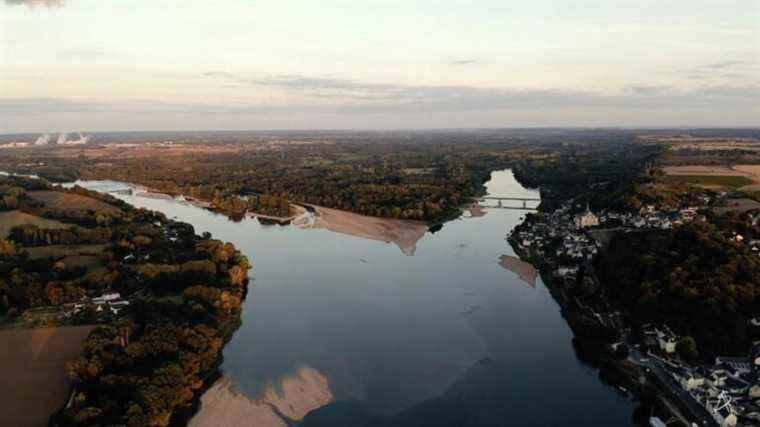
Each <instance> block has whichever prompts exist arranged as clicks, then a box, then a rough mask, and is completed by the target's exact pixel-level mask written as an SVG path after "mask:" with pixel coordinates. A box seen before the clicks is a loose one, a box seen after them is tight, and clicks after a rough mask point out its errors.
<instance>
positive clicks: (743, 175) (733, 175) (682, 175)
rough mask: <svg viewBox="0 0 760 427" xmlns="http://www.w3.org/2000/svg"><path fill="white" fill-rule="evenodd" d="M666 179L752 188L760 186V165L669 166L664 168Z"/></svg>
mask: <svg viewBox="0 0 760 427" xmlns="http://www.w3.org/2000/svg"><path fill="white" fill-rule="evenodd" d="M663 171H664V172H665V174H666V177H665V180H666V181H667V182H671V183H689V184H695V185H702V186H713V187H734V188H739V187H742V188H741V189H743V190H745V189H746V190H751V189H752V188H751V187H755V186H760V165H736V166H731V167H728V166H710V165H692V166H668V167H665V168H663Z"/></svg>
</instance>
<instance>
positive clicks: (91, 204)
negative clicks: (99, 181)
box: [29, 191, 120, 213]
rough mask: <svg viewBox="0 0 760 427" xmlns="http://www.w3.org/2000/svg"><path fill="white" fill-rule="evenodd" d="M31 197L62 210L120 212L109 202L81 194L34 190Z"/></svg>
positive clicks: (47, 205)
mask: <svg viewBox="0 0 760 427" xmlns="http://www.w3.org/2000/svg"><path fill="white" fill-rule="evenodd" d="M29 197H31V198H32V199H34V200H36V201H38V202H42V203H44V204H45V206H46V207H47V208H49V209H53V210H56V211H62V212H79V211H87V210H94V211H97V210H102V211H104V212H111V213H113V212H120V210H119V209H118V208H115V207H113V206H111V205H109V204H108V203H105V202H101V201H100V200H97V199H93V198H92V197H87V196H81V195H79V194H68V193H61V192H58V191H32V192H30V193H29Z"/></svg>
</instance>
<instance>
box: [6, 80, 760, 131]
mask: <svg viewBox="0 0 760 427" xmlns="http://www.w3.org/2000/svg"><path fill="white" fill-rule="evenodd" d="M208 76H209V77H212V76H214V77H221V76H225V77H228V78H231V75H229V74H228V73H219V72H213V73H208ZM235 78H237V77H235ZM252 80H254V81H256V82H257V84H262V82H264V84H268V85H270V86H276V87H283V88H288V89H290V88H294V87H295V88H298V90H303V91H306V92H307V93H309V94H311V95H312V96H311V97H302V98H299V99H300V100H299V101H293V102H290V103H271V102H267V101H263V100H249V101H246V100H238V101H225V100H216V101H214V100H210V101H208V102H195V103H192V102H191V103H186V102H169V101H163V100H131V101H102V100H93V99H69V98H0V116H4V117H17V118H19V120H21V119H20V118H21V117H29V116H32V115H48V116H58V117H93V118H94V117H98V116H99V115H101V114H117V115H119V116H120V117H127V118H129V117H147V116H155V117H159V116H162V115H163V116H165V117H175V116H187V117H201V116H206V117H208V118H211V117H220V118H221V117H224V116H229V117H233V116H234V117H246V116H255V115H276V114H279V115H281V116H288V115H292V114H301V115H306V116H314V117H319V116H321V115H326V114H327V115H341V116H345V117H359V116H361V115H370V116H373V115H386V116H394V117H402V116H408V115H419V114H421V113H424V114H427V113H431V114H432V113H435V114H471V113H472V114H475V113H477V114H486V113H487V112H494V111H502V112H505V113H506V112H511V113H512V114H517V115H520V114H525V113H528V112H541V113H542V114H543V115H545V116H546V120H548V121H549V122H551V120H550V119H551V118H552V117H562V116H563V114H565V112H568V111H579V110H582V111H586V112H592V111H595V112H597V113H598V114H599V116H598V118H597V120H599V121H602V122H603V121H604V120H603V119H604V117H605V115H608V114H613V113H623V112H624V113H626V114H639V115H642V116H646V117H654V118H657V119H659V115H660V114H665V113H667V114H671V113H672V112H673V111H679V112H688V111H700V112H701V114H703V115H704V116H708V117H714V118H715V119H716V120H718V119H720V120H723V119H724V118H725V117H727V115H728V116H730V115H731V114H733V113H732V112H737V114H738V112H742V113H745V112H746V113H747V114H749V113H748V112H750V111H756V110H757V106H756V100H757V99H758V98H760V85H754V86H753V85H746V86H730V85H705V86H700V87H695V88H678V87H674V86H645V85H632V86H627V87H625V88H623V89H621V90H620V91H617V92H614V93H602V92H596V91H589V90H566V89H519V88H478V87H469V86H405V85H391V84H367V83H360V82H356V81H352V80H342V79H328V78H309V77H298V76H290V77H288V78H285V77H283V76H280V77H277V78H266V79H252ZM312 92H315V93H316V96H313V95H314V93H312ZM14 120H15V119H14ZM9 122H10V120H9Z"/></svg>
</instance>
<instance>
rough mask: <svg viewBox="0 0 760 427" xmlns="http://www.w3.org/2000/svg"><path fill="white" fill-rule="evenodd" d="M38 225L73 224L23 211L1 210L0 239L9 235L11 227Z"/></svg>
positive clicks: (45, 226) (58, 226)
mask: <svg viewBox="0 0 760 427" xmlns="http://www.w3.org/2000/svg"><path fill="white" fill-rule="evenodd" d="M26 224H31V225H36V226H37V227H40V228H69V227H71V225H68V224H64V223H62V222H60V221H55V220H52V219H46V218H42V217H39V216H36V215H30V214H27V213H24V212H21V211H8V212H0V239H3V238H6V237H8V234H9V233H10V232H11V229H12V228H13V227H15V226H17V225H26Z"/></svg>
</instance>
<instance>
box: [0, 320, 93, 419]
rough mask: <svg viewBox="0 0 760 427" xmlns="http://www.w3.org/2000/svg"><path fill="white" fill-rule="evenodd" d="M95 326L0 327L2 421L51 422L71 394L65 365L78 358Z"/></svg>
mask: <svg viewBox="0 0 760 427" xmlns="http://www.w3.org/2000/svg"><path fill="white" fill-rule="evenodd" d="M92 329H93V327H92V326H76V327H61V328H45V329H11V330H3V331H0V341H1V342H2V343H3V345H2V346H0V389H1V390H4V392H3V399H2V401H1V402H0V425H3V426H19V427H34V426H46V425H48V418H49V417H50V415H51V414H52V413H53V412H55V411H57V410H58V409H60V408H61V407H63V405H64V404H65V403H66V399H67V398H68V395H69V387H70V386H69V382H68V379H67V378H66V372H65V369H64V365H65V363H66V362H67V361H69V360H72V359H74V358H76V357H77V356H78V355H79V354H80V352H81V350H82V343H83V341H84V339H85V338H86V337H87V335H88V334H89V333H90V331H91V330H92Z"/></svg>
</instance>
